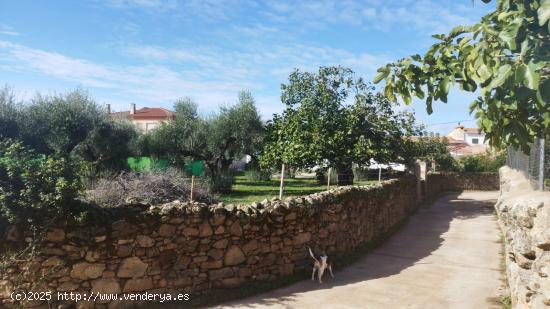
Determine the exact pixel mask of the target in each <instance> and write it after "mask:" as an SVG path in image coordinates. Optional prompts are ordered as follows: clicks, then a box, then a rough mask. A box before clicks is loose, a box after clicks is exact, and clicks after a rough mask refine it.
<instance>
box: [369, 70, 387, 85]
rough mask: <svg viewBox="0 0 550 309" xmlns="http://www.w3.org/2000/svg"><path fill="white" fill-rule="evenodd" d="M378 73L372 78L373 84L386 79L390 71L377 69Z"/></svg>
mask: <svg viewBox="0 0 550 309" xmlns="http://www.w3.org/2000/svg"><path fill="white" fill-rule="evenodd" d="M377 72H378V73H377V74H376V75H375V76H374V80H373V83H375V84H378V83H379V82H380V81H381V80H383V79H384V78H386V77H388V75H389V74H390V69H389V68H388V67H382V68H380V69H378V71H377Z"/></svg>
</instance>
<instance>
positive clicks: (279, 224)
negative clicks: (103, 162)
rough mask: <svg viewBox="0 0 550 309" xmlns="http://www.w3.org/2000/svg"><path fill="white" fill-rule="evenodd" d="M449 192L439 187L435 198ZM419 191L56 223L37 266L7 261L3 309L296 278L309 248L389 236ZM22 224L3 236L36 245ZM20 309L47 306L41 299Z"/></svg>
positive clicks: (1, 272)
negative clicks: (53, 298) (73, 297)
mask: <svg viewBox="0 0 550 309" xmlns="http://www.w3.org/2000/svg"><path fill="white" fill-rule="evenodd" d="M440 181H442V180H441V179H440ZM430 182H431V180H428V183H430ZM445 183H447V182H445ZM453 186H454V187H453V188H452V189H456V185H453ZM448 189H449V188H447V187H445V186H442V185H438V187H437V191H438V192H439V191H444V190H448ZM429 192H430V194H435V193H437V192H436V191H435V190H429ZM416 194H417V186H416V180H415V179H414V178H413V177H409V178H407V177H406V178H402V179H399V180H390V181H387V182H383V183H382V184H379V185H374V186H367V187H341V188H337V189H333V190H330V191H326V192H321V193H317V194H312V195H309V196H305V197H296V198H288V199H285V200H284V201H280V200H272V201H267V200H265V201H263V202H261V203H253V204H251V205H243V206H235V205H223V204H217V205H205V204H198V203H182V202H179V201H174V202H172V203H168V204H164V205H159V206H154V207H151V208H150V209H148V210H147V211H143V212H142V213H140V214H138V215H136V216H133V217H128V218H126V219H124V220H119V221H116V222H114V223H109V224H107V225H106V226H103V227H78V226H70V225H65V226H56V227H54V228H49V229H48V231H47V233H46V235H45V237H44V242H42V244H41V245H40V247H39V248H35V252H36V255H34V256H33V258H32V260H30V261H9V262H7V261H4V263H2V267H1V268H0V307H1V304H2V303H4V304H5V305H8V306H11V305H13V303H12V302H11V301H10V293H11V292H12V291H14V289H16V288H17V289H21V290H24V291H29V290H35V291H54V292H56V291H62V292H79V293H89V292H90V291H92V292H96V293H131V292H144V291H158V292H175V291H178V292H184V293H189V294H191V297H195V296H198V295H206V294H208V293H209V292H211V291H213V290H216V289H225V288H234V287H239V286H242V285H243V284H253V283H254V282H258V281H269V280H273V279H277V278H281V277H285V276H289V275H292V274H295V273H296V272H299V271H301V270H304V269H306V268H307V269H309V267H310V265H309V264H310V260H309V258H308V251H307V249H306V246H310V247H312V248H313V249H314V250H315V251H317V252H321V251H325V252H327V253H328V254H329V255H331V256H333V257H342V256H346V255H348V254H351V253H354V251H356V250H357V249H358V248H359V247H361V246H363V245H365V244H368V243H369V242H371V241H373V240H376V239H379V238H381V237H384V236H386V235H387V234H388V232H390V231H392V229H394V228H395V227H396V226H397V225H398V224H399V223H400V222H402V221H403V220H404V219H406V218H407V217H408V216H409V215H410V214H411V213H412V212H414V211H415V209H416V208H417V206H418V203H417V196H416ZM18 228H19V227H17V226H14V227H11V228H10V229H9V231H8V235H7V237H6V239H5V240H6V241H11V242H14V243H16V242H17V241H22V240H23V239H25V238H26V239H27V241H29V240H30V238H31V237H32V235H31V233H30V231H20V230H18ZM336 267H338V258H337V259H336ZM138 304H139V303H138ZM23 305H24V306H26V307H33V306H45V308H47V304H44V303H41V302H38V301H35V302H27V303H24V304H23ZM64 305H68V303H65V304H64ZM77 305H78V306H77V307H84V308H93V307H95V308H113V307H117V306H118V305H121V304H120V303H116V302H111V303H100V302H95V303H87V302H79V303H78V304H77Z"/></svg>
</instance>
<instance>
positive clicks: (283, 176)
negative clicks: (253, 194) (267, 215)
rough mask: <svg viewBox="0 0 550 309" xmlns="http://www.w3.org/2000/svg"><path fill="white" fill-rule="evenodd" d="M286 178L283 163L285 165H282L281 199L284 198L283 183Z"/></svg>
mask: <svg viewBox="0 0 550 309" xmlns="http://www.w3.org/2000/svg"><path fill="white" fill-rule="evenodd" d="M284 179H285V164H284V163H283V165H282V166H281V185H280V187H279V199H280V200H282V199H283V184H284Z"/></svg>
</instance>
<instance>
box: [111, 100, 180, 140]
mask: <svg viewBox="0 0 550 309" xmlns="http://www.w3.org/2000/svg"><path fill="white" fill-rule="evenodd" d="M107 114H109V116H111V117H113V118H119V119H128V120H130V121H131V122H133V123H134V124H135V125H136V127H137V128H138V129H139V130H140V131H141V132H143V133H147V132H151V131H152V130H154V129H155V128H157V127H158V126H160V125H161V124H162V123H164V122H166V121H170V120H173V119H175V118H176V113H175V112H173V111H171V110H167V109H165V108H160V107H152V108H149V107H143V108H140V109H136V104H134V103H132V104H130V110H129V111H123V112H114V113H112V112H111V105H110V104H107Z"/></svg>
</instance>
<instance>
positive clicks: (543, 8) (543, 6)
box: [537, 0, 550, 27]
mask: <svg viewBox="0 0 550 309" xmlns="http://www.w3.org/2000/svg"><path fill="white" fill-rule="evenodd" d="M537 14H538V17H539V25H540V26H543V25H544V23H546V22H547V21H548V20H549V19H550V0H542V1H541V2H540V7H539V9H538V10H537ZM549 27H550V25H549Z"/></svg>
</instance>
